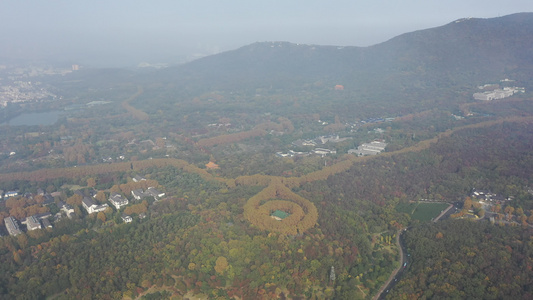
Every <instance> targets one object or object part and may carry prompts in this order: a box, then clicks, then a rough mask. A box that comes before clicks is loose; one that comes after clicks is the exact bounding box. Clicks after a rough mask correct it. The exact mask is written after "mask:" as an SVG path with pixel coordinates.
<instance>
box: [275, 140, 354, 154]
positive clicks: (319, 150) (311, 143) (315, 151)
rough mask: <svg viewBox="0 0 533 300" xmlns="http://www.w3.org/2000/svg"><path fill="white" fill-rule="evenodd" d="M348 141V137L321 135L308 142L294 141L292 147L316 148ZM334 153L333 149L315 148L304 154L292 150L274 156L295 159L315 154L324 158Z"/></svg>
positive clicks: (335, 151)
mask: <svg viewBox="0 0 533 300" xmlns="http://www.w3.org/2000/svg"><path fill="white" fill-rule="evenodd" d="M348 139H351V138H349V137H348V138H339V136H338V135H323V136H319V137H317V138H314V139H308V140H305V139H299V140H296V141H294V142H292V145H293V146H296V147H316V146H318V145H326V144H328V143H330V144H336V143H340V142H343V141H346V140H348ZM336 153H337V150H335V149H328V148H323V147H316V148H314V149H313V150H311V151H306V152H299V151H293V150H289V151H288V152H286V153H283V152H277V153H276V156H278V157H295V156H308V155H311V154H316V155H320V156H326V155H331V154H336Z"/></svg>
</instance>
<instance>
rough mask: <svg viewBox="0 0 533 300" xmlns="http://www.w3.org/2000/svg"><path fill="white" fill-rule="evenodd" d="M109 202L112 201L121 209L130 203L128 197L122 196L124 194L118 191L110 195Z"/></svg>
mask: <svg viewBox="0 0 533 300" xmlns="http://www.w3.org/2000/svg"><path fill="white" fill-rule="evenodd" d="M109 202H111V204H113V206H114V207H115V208H116V209H117V210H118V209H120V208H121V207H123V206H126V205H128V204H129V201H128V199H126V198H124V197H122V195H120V194H117V193H112V194H111V195H110V196H109Z"/></svg>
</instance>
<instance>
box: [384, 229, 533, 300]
mask: <svg viewBox="0 0 533 300" xmlns="http://www.w3.org/2000/svg"><path fill="white" fill-rule="evenodd" d="M403 236H404V238H405V242H406V244H407V248H408V251H409V253H410V255H411V257H412V264H410V265H409V272H408V273H407V275H406V276H405V278H402V280H401V281H400V282H399V283H398V285H397V287H396V288H395V289H393V290H392V292H391V294H390V295H389V296H388V298H389V299H450V298H451V299H509V298H515V299H530V298H531V297H533V290H532V288H531V287H532V284H533V282H532V279H533V276H532V275H533V274H532V265H533V260H532V256H531V251H532V246H533V243H532V239H531V237H532V231H531V229H523V228H519V227H518V228H517V227H505V226H504V227H500V226H494V225H491V224H489V223H488V222H470V221H465V220H454V221H446V222H442V223H438V224H432V225H428V226H417V227H415V228H413V229H411V230H409V231H407V233H405V234H404V235H403ZM450 249H453V251H450Z"/></svg>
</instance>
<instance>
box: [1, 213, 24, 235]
mask: <svg viewBox="0 0 533 300" xmlns="http://www.w3.org/2000/svg"><path fill="white" fill-rule="evenodd" d="M4 224H5V225H6V229H7V232H9V234H10V235H12V236H16V235H19V234H21V233H22V230H20V227H19V224H18V222H17V220H16V219H15V218H13V217H7V218H5V219H4Z"/></svg>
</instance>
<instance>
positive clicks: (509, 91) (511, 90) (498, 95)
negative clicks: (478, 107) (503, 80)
mask: <svg viewBox="0 0 533 300" xmlns="http://www.w3.org/2000/svg"><path fill="white" fill-rule="evenodd" d="M519 92H521V93H524V92H525V89H524V88H519V87H504V88H503V89H495V90H492V91H486V92H482V93H474V95H473V97H474V99H476V100H482V101H491V100H498V99H504V98H507V97H511V96H512V95H514V94H516V93H519Z"/></svg>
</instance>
